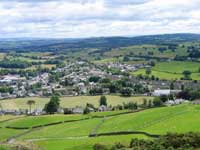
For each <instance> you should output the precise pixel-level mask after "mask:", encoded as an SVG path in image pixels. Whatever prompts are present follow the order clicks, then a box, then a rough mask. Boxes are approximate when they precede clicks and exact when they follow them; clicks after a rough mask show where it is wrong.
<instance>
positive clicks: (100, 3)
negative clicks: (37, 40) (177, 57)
mask: <svg viewBox="0 0 200 150" xmlns="http://www.w3.org/2000/svg"><path fill="white" fill-rule="evenodd" d="M0 20H1V21H0V26H1V28H0V38H5V37H6V38H13V37H47V38H80V37H81V38H82V37H98V36H135V35H147V34H162V33H200V0H0Z"/></svg>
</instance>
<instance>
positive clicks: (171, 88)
mask: <svg viewBox="0 0 200 150" xmlns="http://www.w3.org/2000/svg"><path fill="white" fill-rule="evenodd" d="M170 90H174V83H173V82H171V83H170Z"/></svg>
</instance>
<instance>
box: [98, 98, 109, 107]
mask: <svg viewBox="0 0 200 150" xmlns="http://www.w3.org/2000/svg"><path fill="white" fill-rule="evenodd" d="M101 105H105V106H107V98H106V97H105V96H104V95H102V96H101V97H100V100H99V106H101Z"/></svg>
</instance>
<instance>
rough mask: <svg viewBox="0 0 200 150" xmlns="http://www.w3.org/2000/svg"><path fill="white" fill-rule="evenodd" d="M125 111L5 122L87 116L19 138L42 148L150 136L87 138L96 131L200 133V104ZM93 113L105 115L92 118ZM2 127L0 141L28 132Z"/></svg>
mask: <svg viewBox="0 0 200 150" xmlns="http://www.w3.org/2000/svg"><path fill="white" fill-rule="evenodd" d="M126 111H127V110H123V111H113V112H97V113H91V114H88V115H51V116H50V115H46V116H36V117H35V118H34V117H24V118H19V119H15V120H10V121H7V123H6V124H4V125H8V126H14V127H23V126H29V127H32V126H34V125H43V124H46V123H52V122H57V121H63V120H76V119H82V118H88V119H87V120H79V121H75V122H65V123H60V124H57V125H51V126H44V127H41V128H36V129H33V130H32V129H29V130H30V131H31V132H28V133H26V134H24V135H22V136H20V137H18V138H16V140H17V141H29V142H30V141H31V142H33V143H35V144H36V145H39V146H40V147H42V149H43V150H54V149H56V150H66V149H67V150H82V149H87V150H92V147H93V145H94V144H95V143H102V144H105V145H108V146H111V145H113V144H114V143H116V142H121V143H123V144H125V145H126V144H129V142H130V140H131V139H132V138H143V139H145V138H150V137H147V136H145V135H142V134H134V135H115V136H100V137H88V135H90V134H94V133H97V134H99V133H109V132H121V131H142V132H147V133H150V134H160V135H162V134H166V133H167V132H178V133H185V132H191V131H193V132H200V128H199V124H200V118H199V116H200V105H193V104H181V105H177V106H169V107H160V108H151V109H147V110H143V111H140V112H133V113H129V114H120V113H123V112H126ZM117 113H118V115H116V116H110V115H112V114H117ZM92 116H104V117H101V118H92ZM0 125H1V124H0ZM1 127H2V128H0V133H1V138H0V140H1V141H3V140H6V139H7V138H10V137H12V136H14V135H18V134H21V133H23V132H26V131H27V130H16V129H7V128H6V127H5V126H1Z"/></svg>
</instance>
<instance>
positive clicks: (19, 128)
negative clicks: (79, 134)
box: [5, 117, 90, 130]
mask: <svg viewBox="0 0 200 150" xmlns="http://www.w3.org/2000/svg"><path fill="white" fill-rule="evenodd" d="M88 119H90V118H89V117H88V118H83V119H77V120H64V121H58V122H52V123H47V124H42V125H36V126H32V127H14V126H5V128H8V129H15V130H25V129H36V128H41V127H47V126H53V125H58V124H63V123H69V122H77V121H82V120H88Z"/></svg>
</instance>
